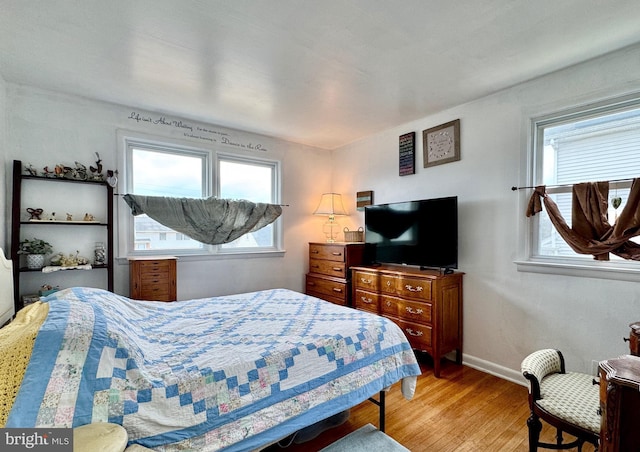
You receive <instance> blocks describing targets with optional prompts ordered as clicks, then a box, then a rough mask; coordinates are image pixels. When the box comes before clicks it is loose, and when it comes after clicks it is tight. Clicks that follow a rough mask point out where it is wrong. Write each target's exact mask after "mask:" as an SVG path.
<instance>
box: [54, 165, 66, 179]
mask: <svg viewBox="0 0 640 452" xmlns="http://www.w3.org/2000/svg"><path fill="white" fill-rule="evenodd" d="M53 172H54V173H55V175H56V177H64V165H61V164H59V163H58V164H57V165H56V167H55V168H54V170H53Z"/></svg>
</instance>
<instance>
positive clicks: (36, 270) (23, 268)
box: [18, 264, 109, 275]
mask: <svg viewBox="0 0 640 452" xmlns="http://www.w3.org/2000/svg"><path fill="white" fill-rule="evenodd" d="M108 268H109V266H108V265H106V264H102V265H93V264H92V265H91V268H69V269H66V270H56V271H53V272H47V273H45V272H43V271H42V269H41V268H28V267H20V268H19V269H18V271H19V272H20V273H27V272H30V273H36V272H37V273H43V274H46V275H50V274H52V273H64V272H73V271H82V272H88V271H91V270H100V269H108Z"/></svg>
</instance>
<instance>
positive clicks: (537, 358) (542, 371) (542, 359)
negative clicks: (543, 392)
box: [520, 348, 565, 391]
mask: <svg viewBox="0 0 640 452" xmlns="http://www.w3.org/2000/svg"><path fill="white" fill-rule="evenodd" d="M520 368H521V370H522V374H523V375H524V376H525V377H526V378H527V379H528V380H531V377H533V378H535V379H536V382H535V384H536V385H539V384H540V382H541V381H542V379H543V378H544V377H546V376H547V375H549V374H552V373H561V374H563V373H565V370H564V357H563V356H562V353H561V352H560V350H555V349H553V348H546V349H543V350H538V351H535V352H533V353H531V354H530V355H529V356H527V357H526V358H525V359H524V360H523V361H522V364H521V366H520ZM531 389H532V388H531V387H530V388H529V390H530V391H531Z"/></svg>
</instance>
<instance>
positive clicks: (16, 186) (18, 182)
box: [11, 160, 114, 312]
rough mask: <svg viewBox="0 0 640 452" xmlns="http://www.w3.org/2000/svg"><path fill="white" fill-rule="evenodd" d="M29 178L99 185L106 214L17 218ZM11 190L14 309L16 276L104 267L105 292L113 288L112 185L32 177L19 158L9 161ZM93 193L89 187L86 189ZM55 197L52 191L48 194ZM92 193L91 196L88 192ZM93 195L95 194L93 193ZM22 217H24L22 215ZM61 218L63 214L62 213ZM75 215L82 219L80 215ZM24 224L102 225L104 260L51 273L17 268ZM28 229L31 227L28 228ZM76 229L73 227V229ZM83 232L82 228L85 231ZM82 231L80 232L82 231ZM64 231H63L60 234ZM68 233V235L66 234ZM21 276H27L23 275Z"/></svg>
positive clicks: (17, 288) (17, 294)
mask: <svg viewBox="0 0 640 452" xmlns="http://www.w3.org/2000/svg"><path fill="white" fill-rule="evenodd" d="M32 181H35V182H37V183H38V184H40V183H49V182H69V183H72V184H83V185H85V186H87V185H92V186H97V187H103V188H104V189H105V196H106V217H105V216H103V215H100V217H101V220H94V221H85V220H75V221H74V220H71V221H67V220H53V221H52V220H26V221H25V220H21V214H22V212H23V209H22V207H23V206H22V188H23V185H24V184H25V183H26V182H29V183H31V182H32ZM12 183H13V192H12V198H13V200H12V209H11V215H12V219H11V259H12V260H13V262H14V266H13V268H14V271H13V290H14V302H15V310H16V312H17V311H19V310H20V309H21V308H22V307H23V303H22V297H21V294H20V282H21V281H20V279H21V278H20V275H21V274H25V273H26V274H31V276H30V277H31V278H33V274H34V273H42V274H46V275H47V276H48V275H51V274H53V273H56V274H62V275H64V274H65V273H68V272H69V271H72V272H76V271H85V272H86V271H91V270H107V278H106V287H105V288H106V289H107V290H109V291H113V286H114V284H113V278H114V275H113V274H114V257H113V253H114V243H113V242H114V240H113V201H114V196H113V187H112V186H111V185H109V184H108V183H107V182H106V180H81V179H66V178H64V177H45V176H32V175H28V174H24V170H23V166H22V162H21V161H20V160H14V161H13V182H12ZM46 188H48V189H51V188H52V187H51V186H49V187H45V189H46ZM56 190H59V188H54V191H56ZM76 190H82V188H81V187H74V188H73V191H76ZM63 191H66V190H63ZM89 191H90V192H91V193H93V190H89ZM52 196H55V194H52ZM92 196H93V195H92ZM96 196H97V194H96ZM68 202H69V204H73V199H69V200H68ZM22 218H24V216H23V217H22ZM63 218H64V216H63ZM79 218H83V216H80V217H79ZM28 225H34V226H35V225H37V226H38V227H37V229H38V230H39V231H41V230H42V227H44V226H82V227H83V226H99V227H103V228H106V229H105V231H104V232H105V234H106V237H105V240H104V241H105V242H106V245H107V260H106V263H105V264H103V265H93V266H92V268H91V269H84V268H78V269H74V268H67V269H65V270H56V271H53V272H46V273H44V272H42V269H30V268H26V267H19V262H20V260H19V259H20V255H19V254H18V251H19V244H20V241H21V239H22V236H21V229H22V228H23V227H27V226H28ZM30 231H32V229H30ZM77 231H78V230H77V229H76V232H77ZM85 231H86V230H85ZM84 233H85V232H83V233H82V234H84ZM63 234H64V233H63ZM89 234H93V232H89ZM69 235H70V234H69ZM68 240H69V242H72V241H73V237H71V236H69V237H68ZM24 277H27V275H25V276H24Z"/></svg>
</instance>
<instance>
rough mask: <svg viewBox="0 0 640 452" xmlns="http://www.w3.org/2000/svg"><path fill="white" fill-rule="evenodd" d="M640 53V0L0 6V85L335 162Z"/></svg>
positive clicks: (123, 1) (114, 0)
mask: <svg viewBox="0 0 640 452" xmlns="http://www.w3.org/2000/svg"><path fill="white" fill-rule="evenodd" d="M636 42H640V1H638V0H535V1H532V0H450V1H446V0H440V1H436V0H395V1H394V0H226V1H222V0H218V1H213V0H182V1H181V0H41V1H36V0H28V1H25V0H0V74H1V75H2V77H3V78H4V79H5V81H7V82H10V83H18V84H26V85H32V86H36V87H42V88H45V89H52V90H56V91H60V92H64V93H71V94H77V95H80V96H85V97H89V98H93V99H99V100H104V101H109V102H115V103H118V104H123V105H126V106H131V107H135V108H142V109H149V110H154V111H159V112H163V113H168V114H172V115H175V116H180V117H184V118H189V119H193V120H199V121H204V122H207V123H213V124H218V125H221V126H227V127H233V128H238V129H242V130H247V131H252V132H258V133H264V134H267V135H272V136H276V137H281V138H284V139H287V140H291V141H295V142H299V143H304V144H309V145H314V146H319V147H323V148H327V149H333V148H335V147H338V146H341V145H344V144H346V143H349V142H351V141H354V140H357V139H359V138H361V137H363V136H366V135H369V134H372V133H375V132H377V131H380V130H383V129H387V128H391V127H394V126H397V125H399V124H403V123H406V122H409V121H412V120H415V119H419V118H422V117H425V116H427V115H429V114H432V113H434V112H437V111H441V110H443V109H445V108H448V107H451V106H455V105H459V104H461V103H464V102H468V101H471V100H473V99H477V98H479V97H482V96H485V95H487V94H490V93H493V92H496V91H498V90H501V89H503V88H506V87H509V86H512V85H514V84H517V83H520V82H523V81H525V80H528V79H531V78H534V77H537V76H540V75H543V74H546V73H549V72H552V71H555V70H558V69H561V68H564V67H567V66H570V65H573V64H576V63H579V62H581V61H584V60H587V59H590V58H593V57H596V56H599V55H602V54H604V53H608V52H611V51H613V50H617V49H620V48H622V47H625V46H628V45H631V44H634V43H636Z"/></svg>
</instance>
